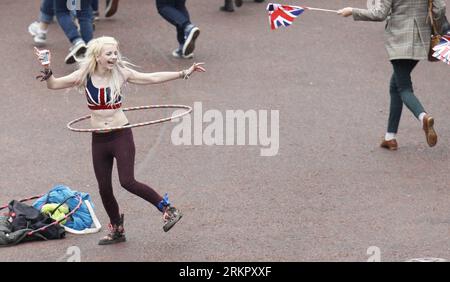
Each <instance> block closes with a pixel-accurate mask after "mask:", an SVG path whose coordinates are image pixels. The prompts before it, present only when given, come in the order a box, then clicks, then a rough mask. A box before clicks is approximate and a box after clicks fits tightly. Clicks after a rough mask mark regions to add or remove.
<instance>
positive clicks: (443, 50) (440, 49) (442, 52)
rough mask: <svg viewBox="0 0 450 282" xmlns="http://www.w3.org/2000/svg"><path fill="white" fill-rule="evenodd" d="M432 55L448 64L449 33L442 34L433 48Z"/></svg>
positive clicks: (449, 49)
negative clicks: (439, 40)
mask: <svg viewBox="0 0 450 282" xmlns="http://www.w3.org/2000/svg"><path fill="white" fill-rule="evenodd" d="M433 51H435V52H434V53H433V57H435V58H437V59H439V60H441V61H443V62H444V63H446V64H448V65H450V34H447V35H443V36H442V37H441V42H439V44H438V45H436V46H435V47H434V48H433Z"/></svg>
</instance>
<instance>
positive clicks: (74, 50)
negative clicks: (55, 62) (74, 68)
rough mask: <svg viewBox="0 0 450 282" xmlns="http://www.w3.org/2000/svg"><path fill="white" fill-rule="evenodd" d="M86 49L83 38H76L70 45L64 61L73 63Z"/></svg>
mask: <svg viewBox="0 0 450 282" xmlns="http://www.w3.org/2000/svg"><path fill="white" fill-rule="evenodd" d="M86 50H87V47H86V43H84V41H83V40H78V41H77V42H76V43H75V44H74V45H73V46H72V47H70V49H69V54H68V55H67V56H66V58H65V59H64V62H65V63H66V64H73V63H75V62H76V61H77V60H79V59H80V57H81V56H83V55H84V53H86Z"/></svg>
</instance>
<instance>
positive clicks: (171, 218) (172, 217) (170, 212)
mask: <svg viewBox="0 0 450 282" xmlns="http://www.w3.org/2000/svg"><path fill="white" fill-rule="evenodd" d="M182 217H183V214H182V213H181V211H180V210H179V209H177V208H176V207H171V206H168V207H166V209H165V211H164V214H163V220H164V226H163V230H164V232H167V231H169V230H170V229H171V228H172V227H173V226H174V225H175V223H177V222H178V221H179V220H180V219H181V218H182Z"/></svg>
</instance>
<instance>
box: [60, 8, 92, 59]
mask: <svg viewBox="0 0 450 282" xmlns="http://www.w3.org/2000/svg"><path fill="white" fill-rule="evenodd" d="M83 3H84V0H82V1H81V4H82V5H83ZM55 12H56V18H57V19H58V23H59V25H60V26H61V28H62V30H63V31H64V33H65V35H66V37H67V39H68V40H69V41H70V43H71V44H72V47H70V49H69V54H68V55H67V56H66V58H65V59H64V62H65V63H66V64H73V63H75V62H76V57H78V56H81V55H82V54H84V53H85V52H86V43H85V42H84V40H83V38H82V37H81V34H80V32H79V31H78V29H77V27H76V25H75V23H74V22H73V20H72V16H71V14H70V11H69V9H67V3H66V1H55Z"/></svg>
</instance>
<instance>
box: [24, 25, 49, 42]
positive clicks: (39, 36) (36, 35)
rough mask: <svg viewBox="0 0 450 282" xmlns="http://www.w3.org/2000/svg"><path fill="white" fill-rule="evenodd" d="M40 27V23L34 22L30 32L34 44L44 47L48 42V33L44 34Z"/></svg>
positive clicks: (29, 27) (29, 28)
mask: <svg viewBox="0 0 450 282" xmlns="http://www.w3.org/2000/svg"><path fill="white" fill-rule="evenodd" d="M39 25H40V24H39V22H32V23H31V24H30V25H29V26H28V32H29V33H30V34H31V35H32V36H33V40H34V43H36V45H38V46H42V45H44V44H45V43H46V42H47V33H46V32H43V31H42V30H41V28H40V27H39Z"/></svg>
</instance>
